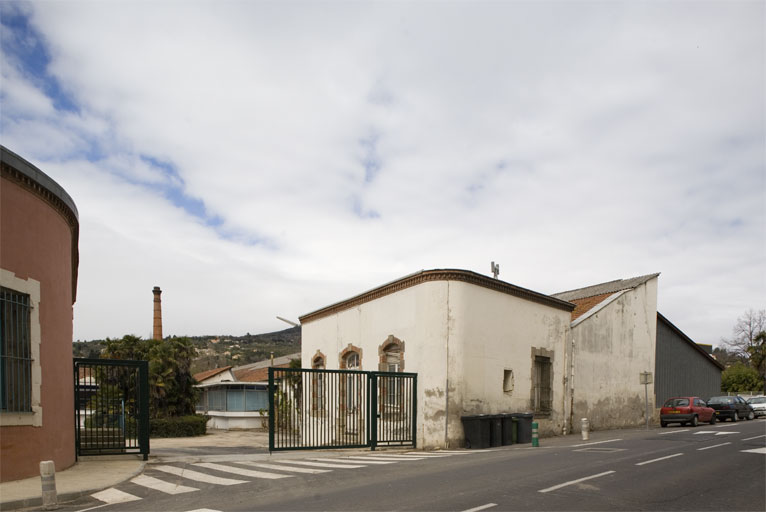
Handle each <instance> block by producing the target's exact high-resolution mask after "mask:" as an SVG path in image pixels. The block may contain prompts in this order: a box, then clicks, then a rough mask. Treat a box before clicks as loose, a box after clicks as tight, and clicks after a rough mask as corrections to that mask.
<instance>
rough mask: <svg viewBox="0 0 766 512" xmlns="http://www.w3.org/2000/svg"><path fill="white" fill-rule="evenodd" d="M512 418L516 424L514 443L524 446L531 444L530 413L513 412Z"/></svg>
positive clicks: (531, 415)
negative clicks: (516, 430)
mask: <svg viewBox="0 0 766 512" xmlns="http://www.w3.org/2000/svg"><path fill="white" fill-rule="evenodd" d="M511 416H513V417H514V418H515V419H516V421H517V422H518V423H517V424H518V427H517V429H518V433H517V436H516V442H517V443H520V444H526V443H531V442H532V417H533V416H534V415H533V414H532V413H531V412H515V413H513V414H512V415H511Z"/></svg>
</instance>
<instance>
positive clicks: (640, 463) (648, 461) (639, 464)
mask: <svg viewBox="0 0 766 512" xmlns="http://www.w3.org/2000/svg"><path fill="white" fill-rule="evenodd" d="M681 455H683V453H674V454H673V455H668V456H667V457H660V458H659V459H652V460H646V461H644V462H639V463H638V464H636V466H643V465H644V464H651V463H652V462H659V461H661V460H666V459H672V458H673V457H680V456H681Z"/></svg>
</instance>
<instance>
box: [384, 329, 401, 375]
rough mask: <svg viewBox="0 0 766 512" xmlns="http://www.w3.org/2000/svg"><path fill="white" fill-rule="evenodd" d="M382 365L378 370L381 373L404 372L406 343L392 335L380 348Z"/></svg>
mask: <svg viewBox="0 0 766 512" xmlns="http://www.w3.org/2000/svg"><path fill="white" fill-rule="evenodd" d="M378 355H379V356H380V363H379V364H378V370H379V371H381V372H401V371H404V342H403V341H402V340H400V339H399V338H397V337H395V336H393V335H390V336H389V337H388V338H386V341H384V342H383V343H382V344H381V345H380V347H379V348H378Z"/></svg>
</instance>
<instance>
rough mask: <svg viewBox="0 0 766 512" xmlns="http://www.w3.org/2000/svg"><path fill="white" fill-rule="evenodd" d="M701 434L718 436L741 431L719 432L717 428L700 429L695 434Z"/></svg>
mask: <svg viewBox="0 0 766 512" xmlns="http://www.w3.org/2000/svg"><path fill="white" fill-rule="evenodd" d="M700 434H713V435H716V436H728V435H730V434H739V432H717V431H715V430H700V431H699V432H695V433H694V435H695V436H698V435H700Z"/></svg>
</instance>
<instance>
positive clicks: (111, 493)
mask: <svg viewBox="0 0 766 512" xmlns="http://www.w3.org/2000/svg"><path fill="white" fill-rule="evenodd" d="M91 497H93V498H96V499H97V500H98V501H103V502H104V503H107V504H109V505H112V504H113V503H127V502H129V501H137V500H140V499H141V498H139V497H138V496H133V495H132V494H128V493H127V492H122V491H121V490H119V489H115V488H114V487H112V488H110V489H105V490H103V491H101V492H97V493H95V494H91Z"/></svg>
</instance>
